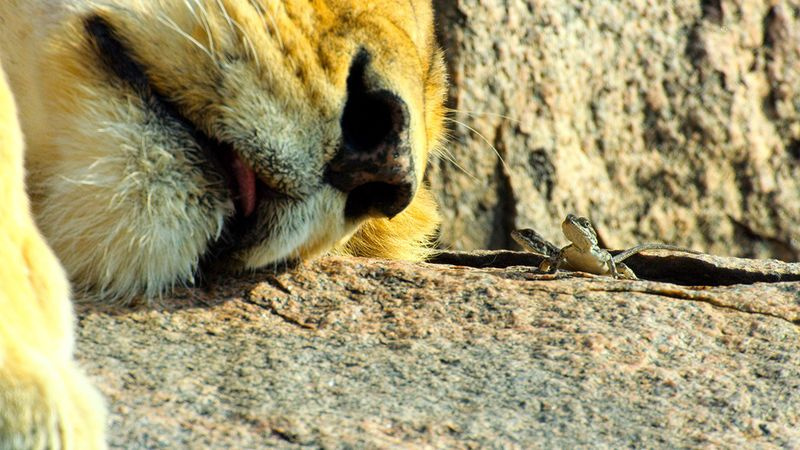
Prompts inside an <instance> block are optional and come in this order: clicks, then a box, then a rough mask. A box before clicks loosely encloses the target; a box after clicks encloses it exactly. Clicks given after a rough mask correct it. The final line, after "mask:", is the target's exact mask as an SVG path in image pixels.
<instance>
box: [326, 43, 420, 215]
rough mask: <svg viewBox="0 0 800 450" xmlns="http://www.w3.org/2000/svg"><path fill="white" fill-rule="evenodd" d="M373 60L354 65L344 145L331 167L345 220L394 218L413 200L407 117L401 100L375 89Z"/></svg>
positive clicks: (330, 179) (366, 57)
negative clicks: (342, 195)
mask: <svg viewBox="0 0 800 450" xmlns="http://www.w3.org/2000/svg"><path fill="white" fill-rule="evenodd" d="M368 64H369V55H368V54H367V53H366V52H363V51H362V52H361V53H360V54H359V55H358V56H356V58H355V59H354V60H353V64H352V65H351V67H350V74H349V76H348V78H347V103H346V104H345V107H344V113H343V114H342V118H341V127H342V144H341V146H340V149H339V151H338V153H337V155H336V156H335V157H334V158H333V160H331V162H330V163H328V172H327V179H328V182H329V183H330V184H331V185H332V186H334V187H335V188H337V189H339V190H340V191H342V192H344V193H346V194H347V203H346V206H345V214H346V215H347V217H351V218H354V217H360V216H364V215H370V216H379V217H380V216H383V217H390V218H391V217H394V216H395V215H397V214H398V213H400V212H401V211H402V210H403V209H405V207H406V206H408V204H409V203H411V199H412V198H413V197H414V193H415V191H416V189H417V178H416V175H415V173H414V160H413V157H412V150H411V143H410V139H409V112H408V107H407V105H406V103H405V102H404V101H403V99H401V98H400V97H399V96H397V95H396V94H394V93H393V92H390V91H388V90H385V89H371V88H370V84H374V83H371V80H370V78H369V76H368V74H367V72H366V69H367V66H368Z"/></svg>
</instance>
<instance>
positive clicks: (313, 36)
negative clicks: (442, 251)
mask: <svg viewBox="0 0 800 450" xmlns="http://www.w3.org/2000/svg"><path fill="white" fill-rule="evenodd" d="M42 15H44V16H45V19H41V18H40V17H41V16H42ZM12 16H13V17H19V16H25V17H28V18H29V19H31V20H21V21H19V20H18V21H17V22H18V23H12V24H11V25H10V26H6V27H4V28H6V29H4V30H2V31H3V33H4V36H20V37H22V38H23V42H19V41H18V40H14V39H8V38H6V39H3V40H2V41H3V42H2V43H0V50H1V51H0V57H2V59H3V60H9V61H13V62H14V64H7V67H6V71H7V73H8V75H9V81H10V84H11V87H12V90H13V91H14V94H15V97H16V99H17V104H18V105H19V107H20V110H21V116H20V117H21V122H22V128H23V131H24V133H25V136H26V143H27V148H28V150H27V152H28V154H27V159H26V160H27V167H28V170H29V192H30V194H31V196H32V200H33V208H34V214H35V217H36V219H37V221H38V223H39V226H40V228H41V230H42V232H43V233H44V235H45V237H46V238H47V240H48V242H49V243H50V245H51V246H52V247H53V249H54V250H55V252H56V254H57V255H58V257H59V258H60V259H61V261H62V263H63V265H64V267H65V268H66V270H67V273H68V275H69V277H70V279H71V280H72V282H73V283H74V286H75V288H76V289H77V290H78V291H79V292H82V293H88V294H90V295H91V296H94V297H99V298H107V299H108V298H111V299H114V298H116V299H120V298H121V299H126V298H131V297H132V296H134V295H137V294H140V293H144V294H146V295H147V296H153V295H158V294H160V293H162V292H164V291H165V290H168V289H169V288H170V287H172V286H173V285H175V284H183V283H190V282H192V281H194V275H195V274H196V273H197V271H198V264H199V262H200V260H201V258H202V257H203V256H204V255H205V254H206V252H207V251H208V249H209V246H210V245H212V243H214V242H215V241H217V240H218V239H219V238H220V236H221V235H222V232H223V229H224V227H225V224H226V223H228V221H229V220H230V218H231V217H232V216H234V215H235V209H234V204H233V202H232V200H231V195H230V192H229V190H228V187H227V185H226V184H225V181H224V179H223V177H222V176H221V175H220V174H219V173H217V172H215V169H214V167H212V166H211V164H210V163H209V161H207V159H206V157H205V156H204V154H203V152H202V151H201V150H200V148H199V146H198V145H197V143H196V142H194V141H193V138H192V136H191V135H189V134H187V133H186V132H185V131H184V130H182V129H181V127H180V126H179V125H176V124H175V123H173V122H171V121H170V119H169V118H164V117H160V116H158V115H157V114H154V113H153V111H151V110H150V109H149V108H148V106H147V101H146V99H143V98H142V96H141V95H139V94H138V93H137V92H136V91H135V90H134V89H131V88H130V86H128V85H126V84H125V83H124V82H123V81H121V80H119V79H118V78H115V77H114V75H113V74H112V73H110V72H109V70H108V68H107V67H105V66H104V65H103V63H102V61H101V60H100V59H101V58H100V57H98V50H97V45H96V44H95V43H94V42H93V41H92V39H91V38H90V37H88V36H87V32H86V26H85V24H86V20H87V18H88V17H97V18H99V19H101V20H103V21H104V22H105V23H107V24H109V26H111V27H113V29H114V31H115V33H116V34H117V35H118V37H119V38H120V40H121V41H123V42H124V43H125V45H126V46H127V47H128V49H129V50H130V52H131V54H132V56H133V57H134V59H135V60H136V61H137V62H138V63H140V64H141V66H142V67H143V68H144V69H145V72H146V74H147V77H148V79H149V82H150V83H151V84H152V86H153V87H154V88H155V89H156V90H157V91H159V92H160V93H164V94H165V96H166V97H167V98H168V100H169V101H171V102H173V103H174V104H175V105H176V106H177V109H179V110H180V113H181V114H182V115H183V116H185V117H186V118H187V119H189V120H190V121H191V123H192V124H194V125H195V126H196V127H197V128H198V129H200V130H201V131H202V132H203V133H205V134H207V135H209V136H212V137H214V138H216V139H220V140H224V141H226V142H230V143H234V147H235V149H236V151H237V152H238V153H239V154H240V155H241V156H242V157H243V158H244V160H245V161H247V163H248V164H249V165H251V166H252V167H253V168H254V169H256V171H257V173H258V174H259V176H260V178H261V179H262V180H265V181H266V182H267V183H268V184H269V185H270V186H271V187H276V188H277V189H279V190H280V191H281V192H284V193H287V194H288V195H289V196H290V198H291V200H289V199H267V200H265V201H263V202H262V203H261V205H260V207H259V212H258V220H257V223H256V224H255V226H254V227H253V228H254V229H257V230H258V233H260V234H259V235H258V236H254V237H253V239H252V240H254V241H257V242H254V243H253V244H252V245H250V247H248V248H242V249H238V250H237V251H236V252H232V253H231V254H230V255H229V259H230V261H226V262H225V265H226V266H228V267H239V268H241V269H252V268H257V267H261V266H264V265H269V264H274V263H277V262H281V261H284V260H293V259H302V258H308V257H312V256H315V255H318V254H321V253H323V252H326V251H330V250H332V249H335V250H336V251H337V252H340V253H353V254H358V255H364V256H376V257H389V258H402V259H412V260H417V259H420V258H422V257H424V256H425V255H426V254H427V251H428V250H427V249H428V247H429V242H428V241H429V239H430V236H431V235H432V233H433V232H434V229H435V227H436V225H437V220H438V218H437V214H436V208H435V206H434V204H433V202H432V201H431V200H430V196H429V195H428V193H427V192H426V191H425V190H424V189H425V188H424V187H423V188H422V190H420V191H419V192H418V194H417V198H416V199H415V200H414V202H412V204H411V205H410V206H409V207H408V209H407V210H406V211H404V212H403V213H401V214H400V215H398V216H397V217H394V218H392V219H391V220H389V219H381V218H373V219H370V220H368V221H367V222H366V223H365V222H364V218H357V219H350V218H346V217H345V215H344V204H345V201H346V198H347V197H346V195H345V194H344V193H342V192H340V191H338V190H336V189H334V188H332V187H330V186H329V185H327V184H325V183H324V182H323V174H324V167H325V163H326V162H327V161H329V160H330V159H331V158H332V157H333V156H334V155H335V154H336V152H337V149H338V148H339V142H340V140H341V126H340V118H341V115H342V111H343V108H344V105H345V101H346V99H347V91H346V81H347V77H348V74H349V70H350V67H351V62H352V61H353V58H354V56H355V55H356V54H357V53H358V52H359V51H361V50H366V51H367V52H368V53H369V55H370V65H369V67H368V73H367V77H368V78H369V79H370V82H371V83H373V84H374V85H375V86H378V87H380V88H382V89H386V90H388V91H391V92H393V93H394V94H396V95H398V96H399V97H400V98H402V99H403V101H405V103H406V104H407V106H408V109H409V112H410V140H411V146H412V149H413V159H414V165H415V167H416V169H417V170H416V172H415V174H416V176H417V177H418V179H419V184H420V185H423V182H422V178H423V174H424V168H425V165H426V160H427V158H428V154H429V153H430V152H431V151H433V150H435V149H436V148H437V147H438V146H439V145H440V140H441V136H442V135H443V133H442V115H443V109H442V101H443V96H444V89H445V75H444V68H443V64H442V61H441V55H440V54H439V52H438V50H437V49H436V48H435V45H434V40H433V32H432V22H433V18H432V10H431V7H430V5H429V4H428V2H426V1H419V0H413V1H399V2H398V1H389V0H385V1H370V2H365V1H361V0H327V1H322V0H316V1H308V0H302V1H301V0H280V1H279V0H260V1H256V0H149V1H148V0H113V1H103V2H99V1H96V2H91V1H88V0H86V1H77V2H75V1H66V0H60V1H53V0H38V1H27V2H19V3H16V2H14V1H12V2H11V4H10V5H9V4H4V5H3V6H0V18H5V17H12ZM42 20H45V21H46V22H47V23H46V24H42V23H41V22H42ZM6 22H8V20H6ZM222 236H223V239H224V235H222ZM351 236H352V239H348V238H350V237H351Z"/></svg>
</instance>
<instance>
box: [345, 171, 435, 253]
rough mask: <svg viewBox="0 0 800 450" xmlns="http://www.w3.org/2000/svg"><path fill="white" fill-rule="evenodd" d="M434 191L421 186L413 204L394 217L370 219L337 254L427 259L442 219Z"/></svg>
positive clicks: (431, 251)
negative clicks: (432, 192)
mask: <svg viewBox="0 0 800 450" xmlns="http://www.w3.org/2000/svg"><path fill="white" fill-rule="evenodd" d="M440 220H441V219H440V217H439V211H438V210H437V207H436V201H435V200H434V199H433V194H431V192H430V190H429V189H428V188H427V187H426V186H422V187H420V189H419V190H418V191H417V195H416V196H415V197H414V200H412V201H411V204H409V205H408V207H407V208H406V209H405V210H403V212H401V213H400V214H398V215H397V216H395V217H393V218H391V219H369V220H367V221H366V222H365V223H364V225H362V226H361V229H360V230H359V231H358V232H356V234H355V235H354V236H353V237H352V238H351V239H350V240H349V241H347V243H345V244H344V245H343V246H342V247H340V248H336V249H335V250H334V252H335V253H341V254H347V255H352V256H365V257H375V258H390V259H402V260H407V261H423V260H425V259H426V258H428V257H430V256H431V255H432V254H433V242H434V235H435V233H436V230H437V228H438V226H439V222H440Z"/></svg>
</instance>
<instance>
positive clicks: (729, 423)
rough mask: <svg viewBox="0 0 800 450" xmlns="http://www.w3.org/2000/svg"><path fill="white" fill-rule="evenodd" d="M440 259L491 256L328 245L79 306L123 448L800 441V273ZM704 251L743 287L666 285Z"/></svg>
mask: <svg viewBox="0 0 800 450" xmlns="http://www.w3.org/2000/svg"><path fill="white" fill-rule="evenodd" d="M448 258H449V260H450V261H451V262H456V261H461V263H462V264H464V263H465V261H466V262H469V263H470V264H472V265H475V266H481V267H467V266H463V265H454V264H410V263H404V262H396V261H378V260H369V259H353V258H339V257H326V258H322V259H320V260H318V261H315V262H309V263H305V264H303V265H301V266H299V267H296V268H294V269H292V270H287V271H285V272H283V273H278V274H269V273H256V274H252V275H249V276H247V277H241V278H236V279H223V280H216V281H213V282H212V283H210V284H209V285H208V286H207V287H205V288H202V289H201V288H196V289H186V290H180V291H177V292H176V293H175V295H173V296H170V297H165V298H163V299H162V300H161V301H160V302H157V303H155V304H149V305H145V304H143V305H140V306H138V307H133V308H121V307H119V308H117V307H112V306H97V305H83V306H79V311H78V312H79V325H80V326H79V341H78V348H79V355H78V356H79V359H80V361H81V363H82V364H83V366H84V367H86V369H87V371H88V372H89V373H90V375H91V376H92V378H93V379H94V380H95V382H96V383H97V384H98V386H99V387H100V388H101V390H102V391H103V392H104V394H105V395H106V398H107V399H108V401H109V403H110V409H111V424H110V431H109V436H110V439H111V443H112V445H113V446H114V447H118V448H264V447H276V446H277V447H288V448H292V447H302V446H312V447H373V448H374V447H379V448H384V447H414V448H419V447H455V448H478V447H486V446H493V447H501V446H503V447H506V446H510V447H513V446H518V447H531V446H534V445H541V446H546V447H575V446H598V445H605V446H608V447H612V448H621V447H630V446H636V447H657V446H660V447H685V446H714V447H717V446H723V447H742V446H748V447H751V446H759V445H763V446H781V447H796V446H798V445H800V427H799V426H798V424H800V265H798V264H784V263H779V262H777V261H766V262H761V261H748V260H738V259H731V258H715V257H709V256H700V257H691V258H689V257H675V256H668V255H667V256H663V255H662V256H659V255H658V254H654V255H650V256H648V257H642V258H650V259H649V260H646V259H642V260H638V261H637V260H636V259H635V258H632V259H631V260H630V262H631V267H634V270H637V267H643V266H649V267H650V272H649V273H651V274H655V276H656V277H659V278H660V279H662V280H669V279H674V280H673V281H680V282H681V283H682V284H675V283H668V282H665V281H653V280H641V281H635V282H634V281H624V280H614V279H611V278H608V277H596V276H589V275H584V274H580V273H569V272H561V273H558V274H556V275H544V274H538V273H536V270H535V269H534V268H533V267H535V265H536V263H537V262H538V260H537V257H536V256H535V255H532V254H525V253H509V252H495V253H487V252H484V253H479V254H448V255H442V256H441V260H442V261H444V260H446V259H448ZM671 258H673V259H671ZM674 258H678V259H674ZM681 258H683V259H681ZM690 259H691V260H695V261H701V262H703V263H705V264H706V266H705V270H706V271H708V273H710V274H711V275H714V271H716V270H720V271H723V272H724V271H729V272H730V273H736V274H739V275H738V276H745V275H747V274H750V275H748V276H749V277H750V278H746V277H745V278H736V279H732V280H734V281H736V280H739V281H742V280H748V281H747V283H743V282H742V283H738V284H728V285H712V284H711V283H708V282H707V281H704V280H707V279H708V278H707V277H703V276H702V275H703V274H696V275H697V278H695V279H694V280H693V279H691V278H688V277H686V276H685V275H674V273H676V272H675V270H676V267H686V263H687V262H688V261H689V260H690ZM492 266H495V267H492ZM497 266H500V267H497ZM711 278H712V279H715V278H717V277H713V276H712V277H711ZM770 280H771V281H770ZM768 281H769V282H768Z"/></svg>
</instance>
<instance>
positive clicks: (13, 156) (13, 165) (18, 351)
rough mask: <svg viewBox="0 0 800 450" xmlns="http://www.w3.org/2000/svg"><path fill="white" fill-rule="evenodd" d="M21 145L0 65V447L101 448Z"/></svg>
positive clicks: (99, 419)
mask: <svg viewBox="0 0 800 450" xmlns="http://www.w3.org/2000/svg"><path fill="white" fill-rule="evenodd" d="M22 147H23V145H22V136H21V132H20V129H19V124H18V122H17V117H16V109H15V106H14V102H13V98H12V97H11V93H10V91H9V89H8V85H7V84H6V81H5V77H4V75H3V71H2V69H0V449H6V448H13V449H17V448H21V449H27V448H80V449H92V448H102V447H104V445H105V444H104V428H105V408H104V405H103V402H102V400H101V398H100V396H99V394H98V393H97V391H96V390H95V389H94V387H92V386H91V384H90V383H89V380H88V379H87V378H86V376H85V375H84V374H83V373H82V372H81V371H80V370H79V369H78V367H77V366H76V364H75V362H74V360H73V356H72V352H73V334H72V332H73V330H72V328H73V316H72V306H71V303H70V301H69V287H68V285H67V282H66V279H65V276H64V273H63V271H62V269H61V266H60V265H59V263H58V261H56V259H55V257H54V256H53V253H52V252H51V251H50V249H49V248H48V247H47V245H46V244H45V243H44V241H43V240H42V238H41V236H40V235H39V232H38V230H37V229H36V226H35V225H34V222H33V220H32V218H31V214H30V210H29V205H28V199H27V197H26V195H25V189H24V176H23V157H22Z"/></svg>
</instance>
